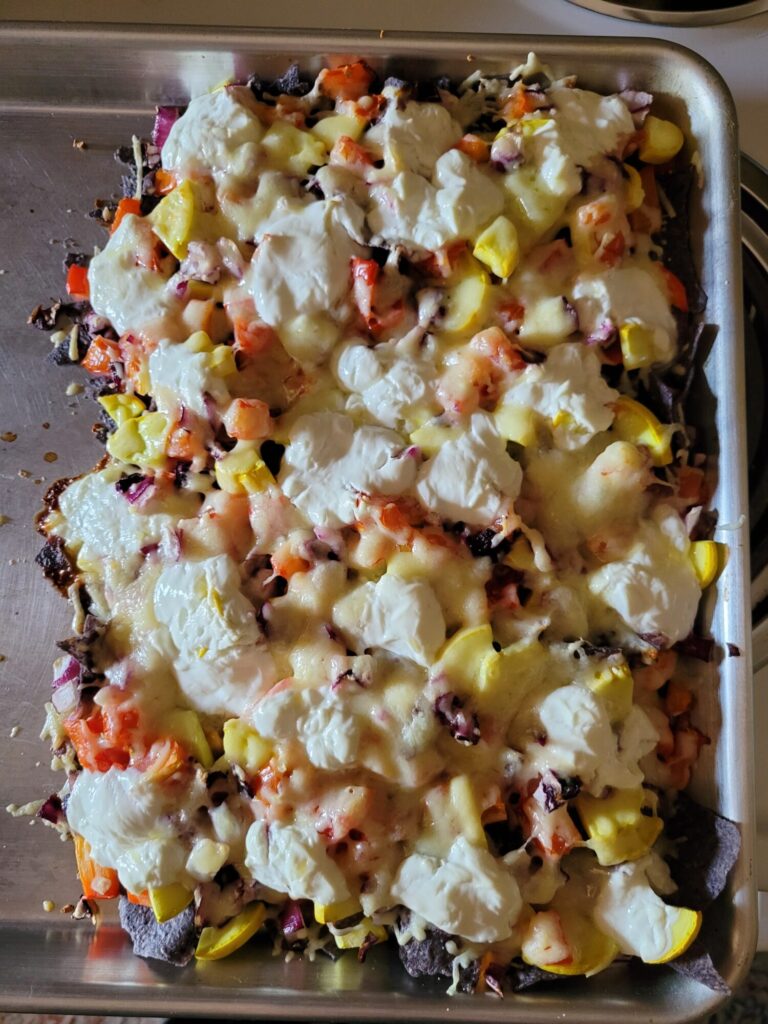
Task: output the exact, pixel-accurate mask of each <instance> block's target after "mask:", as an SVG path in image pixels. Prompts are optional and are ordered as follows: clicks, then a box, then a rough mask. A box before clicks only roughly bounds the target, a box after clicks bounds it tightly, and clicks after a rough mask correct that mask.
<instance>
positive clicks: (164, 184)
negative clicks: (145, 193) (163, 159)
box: [155, 167, 176, 196]
mask: <svg viewBox="0 0 768 1024" xmlns="http://www.w3.org/2000/svg"><path fill="white" fill-rule="evenodd" d="M175 188H176V178H175V177H174V176H173V175H172V174H171V172H170V171H166V170H164V169H163V168H162V167H158V169H157V170H156V171H155V192H156V194H157V195H159V196H167V195H168V193H169V192H173V190H174V189H175Z"/></svg>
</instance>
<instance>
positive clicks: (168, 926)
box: [118, 896, 197, 967]
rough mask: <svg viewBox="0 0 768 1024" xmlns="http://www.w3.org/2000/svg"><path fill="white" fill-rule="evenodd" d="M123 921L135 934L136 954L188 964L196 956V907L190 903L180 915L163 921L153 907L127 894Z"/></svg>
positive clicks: (122, 903) (122, 908)
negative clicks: (156, 916) (160, 920)
mask: <svg viewBox="0 0 768 1024" xmlns="http://www.w3.org/2000/svg"><path fill="white" fill-rule="evenodd" d="M118 911H119V914H120V924H121V925H122V926H123V928H124V929H125V931H127V932H128V934H129V935H130V937H131V942H132V943H133V952H134V953H135V954H136V956H143V957H147V958H148V959H150V960H164V961H165V962H166V963H169V964H174V965H175V966H176V967H184V966H185V964H188V963H189V961H190V960H191V959H192V956H193V955H194V952H195V946H196V944H197V931H196V929H195V910H194V907H193V906H192V905H191V904H190V906H188V907H187V908H186V909H185V910H182V912H181V913H180V914H177V915H176V917H173V918H171V920H170V921H166V922H165V923H164V924H159V923H158V921H157V920H156V918H155V915H154V913H153V911H152V909H151V908H150V907H140V906H138V905H137V904H135V903H131V902H130V901H129V900H128V899H126V897H125V896H121V897H120V902H119V905H118Z"/></svg>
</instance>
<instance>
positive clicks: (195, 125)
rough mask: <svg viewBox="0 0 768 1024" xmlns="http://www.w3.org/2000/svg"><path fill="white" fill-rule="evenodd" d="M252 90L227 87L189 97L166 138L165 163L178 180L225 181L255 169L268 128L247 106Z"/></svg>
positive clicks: (163, 155) (163, 152)
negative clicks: (258, 149)
mask: <svg viewBox="0 0 768 1024" xmlns="http://www.w3.org/2000/svg"><path fill="white" fill-rule="evenodd" d="M249 92H250V90H248V89H246V88H243V87H231V86H225V87H223V88H220V89H215V90H214V91H213V92H208V93H204V94H203V95H202V96H196V97H195V98H194V99H192V100H190V103H189V106H188V107H187V109H186V111H185V113H184V116H183V117H181V118H179V120H178V121H176V122H175V123H174V124H173V125H172V126H171V130H170V132H169V133H168V138H167V139H166V140H165V144H164V145H163V150H162V161H163V167H164V168H165V169H166V170H169V171H172V172H173V173H174V174H175V175H177V177H179V178H201V177H208V176H211V177H214V178H218V179H223V180H226V179H227V178H237V177H240V176H245V175H246V174H247V173H248V172H251V173H252V171H253V163H254V159H255V156H256V149H255V147H256V144H257V143H258V142H260V140H261V138H262V136H263V135H264V128H263V126H262V124H261V121H259V119H258V117H256V115H255V114H253V113H252V112H251V111H250V110H249V109H248V108H247V106H246V104H247V102H248V98H249V97H248V94H249ZM243 100H245V103H244V102H242V101H243Z"/></svg>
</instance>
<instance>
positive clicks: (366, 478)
mask: <svg viewBox="0 0 768 1024" xmlns="http://www.w3.org/2000/svg"><path fill="white" fill-rule="evenodd" d="M405 448H406V445H405V443H404V442H403V440H402V439H401V438H400V436H399V435H398V434H395V433H394V432H393V431H391V430H385V429H384V428H382V427H357V428H356V427H355V424H354V422H353V420H351V419H350V418H349V417H347V416H343V415H341V414H339V413H330V412H320V413H312V414H310V415H308V416H301V417H300V418H299V419H298V420H297V421H296V423H295V424H294V426H293V428H292V429H291V434H290V444H289V445H288V447H287V448H286V450H285V456H284V458H283V465H282V469H281V471H280V477H279V481H278V482H279V484H280V487H281V488H282V491H283V493H284V494H285V495H286V496H287V497H289V498H290V499H291V501H292V502H293V503H294V505H296V507H297V508H298V509H300V510H301V511H302V512H303V513H304V515H305V516H306V517H307V519H309V520H310V522H312V523H314V525H315V526H333V527H338V526H345V525H347V524H349V523H353V522H354V521H355V518H356V517H355V508H356V502H357V498H358V496H359V495H360V494H371V495H377V494H384V495H388V496H394V495H398V494H403V493H404V492H405V491H407V490H409V489H410V487H411V486H412V485H413V481H414V478H415V476H416V463H415V461H414V460H413V459H412V458H410V457H408V456H406V455H405V454H404V452H405Z"/></svg>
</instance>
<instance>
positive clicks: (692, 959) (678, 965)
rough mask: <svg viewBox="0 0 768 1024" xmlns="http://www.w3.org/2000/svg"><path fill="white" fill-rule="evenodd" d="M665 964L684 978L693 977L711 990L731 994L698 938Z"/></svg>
mask: <svg viewBox="0 0 768 1024" xmlns="http://www.w3.org/2000/svg"><path fill="white" fill-rule="evenodd" d="M667 966H668V967H671V968H672V970H673V971H677V973H678V974H682V975H684V976H685V977H686V978H693V979H694V981H699V982H701V984H702V985H706V986H707V988H711V989H712V991H713V992H723V993H725V995H730V994H731V989H730V986H728V985H727V984H726V983H725V980H724V979H723V977H722V975H721V974H720V972H719V971H718V969H717V968H716V967H715V965H714V964H713V963H712V957H711V956H710V955H709V953H708V952H707V951H706V949H705V944H704V942H703V941H702V940H701V939H700V938H698V939H696V941H695V942H694V943H693V945H692V946H691V947H690V948H689V949H687V950H686V951H685V953H683V954H682V956H679V957H677V958H676V959H675V960H671V961H670V962H669V964H668V965H667Z"/></svg>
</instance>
